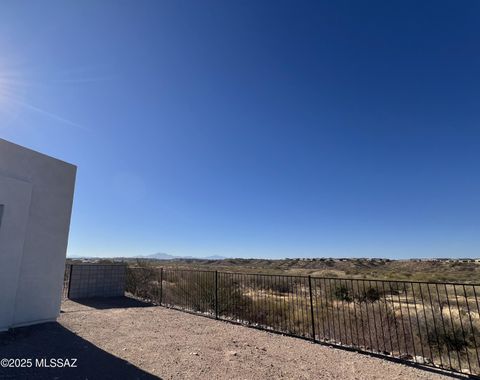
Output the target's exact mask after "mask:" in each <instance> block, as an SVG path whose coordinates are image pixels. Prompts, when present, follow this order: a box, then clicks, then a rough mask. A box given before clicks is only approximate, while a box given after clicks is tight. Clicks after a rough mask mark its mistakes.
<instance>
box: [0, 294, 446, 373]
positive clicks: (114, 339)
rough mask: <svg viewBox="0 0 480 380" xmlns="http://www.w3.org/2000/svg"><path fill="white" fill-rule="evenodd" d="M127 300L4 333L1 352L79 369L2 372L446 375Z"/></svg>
mask: <svg viewBox="0 0 480 380" xmlns="http://www.w3.org/2000/svg"><path fill="white" fill-rule="evenodd" d="M127 303H128V304H125V302H124V301H118V302H117V301H115V302H113V301H112V302H109V303H108V302H107V303H105V302H99V301H88V302H87V301H82V304H80V303H76V302H72V301H66V302H65V303H64V304H63V306H62V314H61V316H60V318H59V321H58V322H59V323H58V324H47V325H42V326H43V327H42V326H37V327H29V328H26V329H24V331H23V332H22V329H20V332H17V333H16V335H15V336H13V337H12V336H7V337H6V336H5V334H4V336H3V338H2V335H0V356H2V357H9V356H10V357H18V356H19V355H20V354H22V355H25V354H26V352H27V351H28V350H30V355H43V356H47V357H48V356H50V357H51V356H52V355H57V356H59V355H60V356H65V355H70V356H74V357H78V363H77V365H78V368H67V369H62V370H59V369H58V368H55V369H49V370H46V369H45V368H41V369H26V370H24V371H23V372H22V371H18V370H17V371H16V372H13V371H10V372H8V373H6V372H4V374H7V376H15V375H20V376H18V377H7V378H9V379H10V378H22V376H24V378H57V379H67V378H68V379H75V378H78V379H80V378H82V379H85V378H88V379H97V378H99V379H103V378H117V379H118V378H124V379H129V378H132V379H133V378H139V379H140V378H142V379H145V378H146V379H153V378H163V379H265V378H273V379H277V378H287V379H342V380H349V379H382V380H383V379H447V378H448V377H446V376H443V375H440V374H437V373H431V372H428V371H424V370H421V369H417V368H412V367H409V366H406V365H402V364H397V363H393V362H390V361H387V360H382V359H378V358H373V357H370V356H367V355H362V354H358V353H353V352H348V351H344V350H339V349H335V348H330V347H326V346H322V345H319V344H312V343H310V342H308V341H305V340H301V339H296V338H290V337H285V336H281V335H277V334H271V333H267V332H263V331H259V330H255V329H250V328H247V327H243V326H238V325H233V324H229V323H226V322H221V321H215V320H212V319H208V318H204V317H201V316H195V315H190V314H187V313H183V312H180V311H175V310H170V309H166V308H163V307H143V306H146V305H142V304H140V303H138V302H135V301H127ZM45 326H47V327H45ZM52 331H53V334H52ZM52 335H53V336H52ZM48 340H50V342H49V341H48ZM32 342H33V344H32ZM35 342H36V343H35ZM33 347H35V348H33ZM0 371H1V370H0ZM32 374H35V377H31V376H32ZM0 375H1V372H0ZM0 379H2V376H0Z"/></svg>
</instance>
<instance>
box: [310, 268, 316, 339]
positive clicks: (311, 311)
mask: <svg viewBox="0 0 480 380" xmlns="http://www.w3.org/2000/svg"><path fill="white" fill-rule="evenodd" d="M308 289H309V294H310V313H311V317H312V334H313V335H312V337H313V341H314V342H315V319H314V317H313V315H314V313H313V295H312V277H311V276H308Z"/></svg>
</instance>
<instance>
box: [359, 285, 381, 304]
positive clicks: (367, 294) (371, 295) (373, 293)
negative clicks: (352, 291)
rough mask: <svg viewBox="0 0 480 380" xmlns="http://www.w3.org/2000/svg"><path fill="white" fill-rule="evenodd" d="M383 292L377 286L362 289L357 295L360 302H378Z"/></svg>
mask: <svg viewBox="0 0 480 380" xmlns="http://www.w3.org/2000/svg"><path fill="white" fill-rule="evenodd" d="M381 296H382V295H381V293H380V291H379V290H378V289H377V288H373V287H369V288H367V289H365V290H363V289H362V291H361V292H360V293H359V294H358V295H357V297H356V299H357V301H359V302H370V303H373V302H376V301H379V300H380V298H381Z"/></svg>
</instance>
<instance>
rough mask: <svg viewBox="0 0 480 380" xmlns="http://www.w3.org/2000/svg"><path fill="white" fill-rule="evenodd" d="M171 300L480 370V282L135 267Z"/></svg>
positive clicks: (249, 321) (154, 292)
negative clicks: (397, 279) (479, 298)
mask: <svg viewBox="0 0 480 380" xmlns="http://www.w3.org/2000/svg"><path fill="white" fill-rule="evenodd" d="M127 291H128V292H130V293H132V294H133V295H135V296H137V297H140V298H143V299H148V300H150V301H152V302H154V303H157V304H161V305H164V306H168V307H172V308H176V309H180V310H185V311H189V312H194V313H199V314H203V315H207V316H210V317H215V318H218V319H222V320H227V321H234V322H237V323H242V324H245V325H249V326H253V327H257V328H261V329H265V330H271V331H275V332H279V333H285V334H289V335H293V336H297V337H302V338H307V339H311V340H314V341H316V342H322V343H327V344H333V345H338V346H343V347H348V348H353V349H356V350H359V351H365V352H371V353H374V354H377V355H383V356H386V357H391V358H395V359H398V360H403V361H406V362H411V363H417V364H422V365H427V366H432V367H438V368H442V369H446V370H451V371H455V372H461V373H468V374H471V375H476V376H479V375H480V355H479V343H480V335H479V331H480V306H479V301H478V293H479V291H480V285H476V284H453V283H433V282H432V283H427V282H412V281H380V280H363V279H341V278H319V277H309V276H308V277H306V276H285V275H264V274H241V273H227V272H216V271H197V270H179V269H159V268H153V267H152V268H129V269H128V273H127Z"/></svg>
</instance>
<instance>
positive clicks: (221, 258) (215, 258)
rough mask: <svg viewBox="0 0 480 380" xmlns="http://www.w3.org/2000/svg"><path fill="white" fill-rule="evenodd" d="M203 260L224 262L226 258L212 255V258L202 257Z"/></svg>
mask: <svg viewBox="0 0 480 380" xmlns="http://www.w3.org/2000/svg"><path fill="white" fill-rule="evenodd" d="M204 259H205V260H225V259H226V257H223V256H218V255H213V256H207V257H204Z"/></svg>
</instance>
